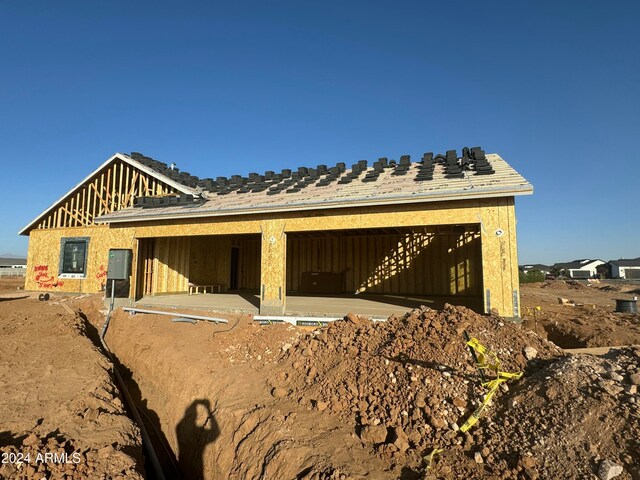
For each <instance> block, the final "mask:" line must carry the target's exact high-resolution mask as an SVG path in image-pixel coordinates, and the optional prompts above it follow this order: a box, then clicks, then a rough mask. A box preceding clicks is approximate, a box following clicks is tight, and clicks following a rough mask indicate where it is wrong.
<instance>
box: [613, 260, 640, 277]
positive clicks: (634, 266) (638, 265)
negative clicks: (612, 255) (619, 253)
mask: <svg viewBox="0 0 640 480" xmlns="http://www.w3.org/2000/svg"><path fill="white" fill-rule="evenodd" d="M609 264H610V265H611V278H625V279H640V257H638V258H621V259H619V260H611V261H610V262H609Z"/></svg>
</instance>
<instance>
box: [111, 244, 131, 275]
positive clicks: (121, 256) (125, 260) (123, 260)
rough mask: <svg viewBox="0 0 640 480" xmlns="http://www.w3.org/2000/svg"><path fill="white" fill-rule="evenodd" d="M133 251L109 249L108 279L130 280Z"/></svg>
mask: <svg viewBox="0 0 640 480" xmlns="http://www.w3.org/2000/svg"><path fill="white" fill-rule="evenodd" d="M132 257H133V252H132V251H131V250H125V249H112V250H109V264H108V266H107V279H109V280H129V276H130V275H131V258H132Z"/></svg>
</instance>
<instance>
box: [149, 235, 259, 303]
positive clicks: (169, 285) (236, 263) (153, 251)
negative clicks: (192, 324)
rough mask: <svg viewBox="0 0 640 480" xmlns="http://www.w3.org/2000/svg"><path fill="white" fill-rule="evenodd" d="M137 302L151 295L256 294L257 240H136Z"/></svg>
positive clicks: (237, 237)
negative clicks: (137, 245) (137, 252)
mask: <svg viewBox="0 0 640 480" xmlns="http://www.w3.org/2000/svg"><path fill="white" fill-rule="evenodd" d="M139 242H140V243H139V249H138V251H139V254H138V256H139V259H138V275H137V295H136V297H137V299H140V298H142V297H147V296H156V295H169V294H172V295H175V294H186V295H189V294H190V293H191V294H194V293H195V294H199V293H202V292H207V293H226V292H235V293H248V294H254V293H255V294H257V292H258V290H259V288H260V236H259V235H215V236H214V235H209V236H194V237H163V238H146V239H140V241H139Z"/></svg>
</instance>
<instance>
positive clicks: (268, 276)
mask: <svg viewBox="0 0 640 480" xmlns="http://www.w3.org/2000/svg"><path fill="white" fill-rule="evenodd" d="M284 226H285V225H284V222H282V221H277V220H272V221H267V222H265V223H263V224H262V227H261V230H262V249H261V251H262V255H261V260H260V314H261V315H283V314H284V311H285V308H286V291H287V274H286V264H287V235H286V233H285V232H284Z"/></svg>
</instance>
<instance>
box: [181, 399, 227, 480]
mask: <svg viewBox="0 0 640 480" xmlns="http://www.w3.org/2000/svg"><path fill="white" fill-rule="evenodd" d="M219 435H220V428H219V427H218V422H216V419H215V417H214V416H213V413H212V412H211V403H210V402H209V400H207V399H198V400H194V401H193V402H191V405H189V406H188V407H187V409H186V410H185V412H184V416H183V417H182V419H181V420H180V421H179V422H178V424H177V425H176V438H177V439H178V464H179V465H180V471H181V472H182V474H183V475H184V477H185V478H189V479H194V480H204V450H205V448H206V446H207V445H208V444H210V443H212V442H214V441H215V439H216V438H218V436H219Z"/></svg>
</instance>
